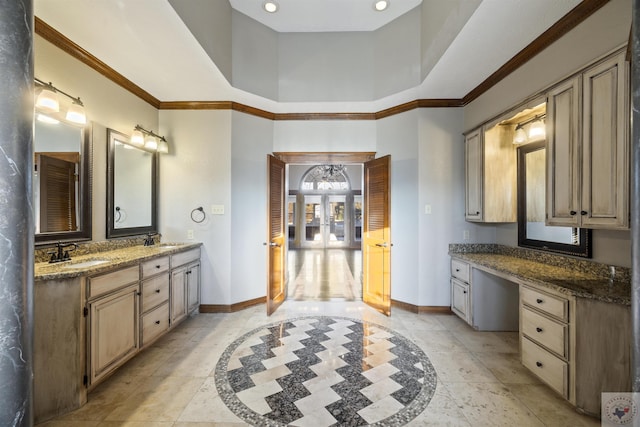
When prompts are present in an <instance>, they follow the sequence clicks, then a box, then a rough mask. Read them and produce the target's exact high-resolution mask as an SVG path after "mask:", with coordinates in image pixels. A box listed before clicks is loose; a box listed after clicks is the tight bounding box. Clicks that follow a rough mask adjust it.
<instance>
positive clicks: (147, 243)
mask: <svg viewBox="0 0 640 427" xmlns="http://www.w3.org/2000/svg"><path fill="white" fill-rule="evenodd" d="M157 235H158V233H149V234H147V238H146V239H144V245H145V246H152V245H154V244H155V241H154V240H153V237H154V236H157Z"/></svg>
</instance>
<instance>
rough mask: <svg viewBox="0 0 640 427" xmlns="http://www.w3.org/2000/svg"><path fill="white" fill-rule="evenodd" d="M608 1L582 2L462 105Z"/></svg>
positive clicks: (468, 96) (495, 73)
mask: <svg viewBox="0 0 640 427" xmlns="http://www.w3.org/2000/svg"><path fill="white" fill-rule="evenodd" d="M609 1H610V0H582V2H581V3H580V4H578V5H577V6H576V7H574V8H573V9H572V10H571V11H569V13H567V14H566V15H565V16H563V17H562V18H560V20H559V21H557V22H556V23H555V24H553V25H552V26H551V27H549V29H548V30H547V31H545V32H544V33H542V34H541V35H540V36H539V37H538V38H537V39H535V40H534V41H532V42H531V43H530V44H529V45H528V46H527V47H525V48H524V49H522V50H521V51H520V52H518V53H517V54H516V55H515V56H514V57H513V58H511V59H510V60H509V61H507V62H506V63H505V64H504V65H503V66H502V67H500V68H498V69H497V70H496V71H495V72H494V73H493V74H491V75H490V76H489V77H487V78H486V79H485V81H483V82H482V83H480V84H479V85H478V86H476V87H475V89H473V90H472V91H471V92H469V93H468V94H466V95H465V96H464V97H463V98H462V100H463V103H464V105H467V104H468V103H470V102H472V101H474V100H475V99H477V98H478V97H480V95H482V94H484V93H485V92H487V91H488V90H489V89H491V88H492V87H493V86H495V85H496V84H498V82H500V81H501V80H502V79H504V78H505V77H507V76H508V75H509V74H511V73H513V72H514V71H515V70H517V69H518V68H520V67H521V66H522V65H524V64H525V63H526V62H528V61H529V60H530V59H531V58H533V57H534V56H536V55H537V54H539V53H540V52H542V51H543V50H544V49H546V48H547V47H549V46H550V45H551V44H552V43H553V42H555V41H557V40H558V39H560V38H561V37H562V36H564V35H565V34H567V33H568V32H569V31H571V30H572V29H574V28H575V27H577V26H578V25H579V24H581V23H582V22H583V21H584V20H585V19H587V18H588V17H590V16H591V15H593V14H594V13H595V12H596V11H597V10H598V9H600V8H601V7H602V6H604V5H605V4H607V3H609Z"/></svg>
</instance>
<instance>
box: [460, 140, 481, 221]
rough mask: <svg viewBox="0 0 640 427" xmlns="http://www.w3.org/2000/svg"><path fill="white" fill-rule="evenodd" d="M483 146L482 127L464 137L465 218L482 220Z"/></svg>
mask: <svg viewBox="0 0 640 427" xmlns="http://www.w3.org/2000/svg"><path fill="white" fill-rule="evenodd" d="M482 152H483V147H482V129H478V130H475V131H473V132H471V133H470V134H468V135H467V136H466V138H465V144H464V154H465V219H466V220H467V221H482V217H483V216H482V191H483V184H484V183H483V167H482V164H483V153H482Z"/></svg>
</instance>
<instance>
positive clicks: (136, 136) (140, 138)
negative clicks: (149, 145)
mask: <svg viewBox="0 0 640 427" xmlns="http://www.w3.org/2000/svg"><path fill="white" fill-rule="evenodd" d="M130 142H131V145H135V146H136V147H142V146H143V145H144V135H143V134H142V132H140V131H139V130H134V131H133V133H132V134H131V139H130Z"/></svg>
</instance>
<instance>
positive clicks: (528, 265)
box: [449, 252, 631, 305]
mask: <svg viewBox="0 0 640 427" xmlns="http://www.w3.org/2000/svg"><path fill="white" fill-rule="evenodd" d="M449 254H450V255H451V257H453V258H457V259H460V260H463V261H467V262H469V263H471V264H474V266H477V267H478V268H479V269H481V270H485V271H487V272H489V273H497V275H499V276H502V277H504V278H506V279H510V280H515V281H517V282H519V283H529V284H533V285H537V286H539V287H543V288H549V289H553V290H556V291H558V292H561V293H564V294H566V295H572V296H576V297H581V298H589V299H595V300H599V301H604V302H610V303H615V304H621V305H631V282H630V280H629V277H628V276H626V275H620V276H617V278H616V279H615V280H613V281H612V280H609V279H608V278H606V277H602V276H601V275H597V274H594V273H593V271H588V270H580V269H578V268H571V267H575V266H571V264H570V263H567V265H568V266H569V267H565V266H557V265H552V264H547V263H543V262H540V261H536V260H531V259H527V258H522V257H518V256H513V255H507V254H498V253H480V252H479V253H471V252H470V253H457V252H450V253H449Z"/></svg>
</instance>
